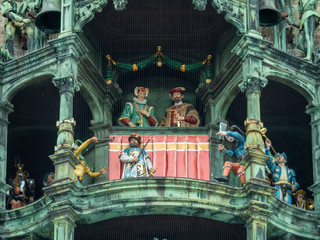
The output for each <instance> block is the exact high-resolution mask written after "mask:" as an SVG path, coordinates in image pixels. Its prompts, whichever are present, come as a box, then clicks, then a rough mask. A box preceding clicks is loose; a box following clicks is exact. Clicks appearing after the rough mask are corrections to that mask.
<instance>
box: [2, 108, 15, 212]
mask: <svg viewBox="0 0 320 240" xmlns="http://www.w3.org/2000/svg"><path fill="white" fill-rule="evenodd" d="M11 112H13V109H12V107H11V106H9V104H3V103H0V212H3V211H4V210H5V208H6V192H7V191H8V190H9V189H10V186H9V185H8V184H6V178H7V143H8V124H9V122H8V115H9V113H11Z"/></svg>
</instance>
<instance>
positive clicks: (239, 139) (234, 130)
mask: <svg viewBox="0 0 320 240" xmlns="http://www.w3.org/2000/svg"><path fill="white" fill-rule="evenodd" d="M230 129H231V131H219V132H218V133H217V135H218V136H224V137H225V138H226V139H227V141H228V142H231V143H232V144H233V146H232V149H226V148H225V146H224V145H223V144H219V145H218V148H219V150H220V151H221V152H223V153H224V154H228V155H229V156H230V157H232V156H234V155H235V156H236V157H237V159H238V162H231V161H226V162H225V163H224V166H223V173H222V177H217V178H215V179H216V180H218V181H219V182H228V176H229V173H230V171H231V170H232V171H233V172H234V173H236V174H238V176H239V178H240V179H241V182H242V185H245V184H246V172H245V170H244V168H245V167H244V166H243V165H241V164H240V162H241V160H242V159H243V158H244V157H245V155H246V153H247V151H246V150H245V149H244V146H245V144H246V138H245V134H244V132H242V131H241V129H240V128H239V127H238V126H236V125H232V126H231V128H230Z"/></svg>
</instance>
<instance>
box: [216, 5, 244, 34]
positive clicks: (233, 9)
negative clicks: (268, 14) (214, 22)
mask: <svg viewBox="0 0 320 240" xmlns="http://www.w3.org/2000/svg"><path fill="white" fill-rule="evenodd" d="M212 7H213V8H214V9H216V11H217V13H218V14H221V13H223V12H224V13H225V19H226V21H227V22H229V23H231V24H232V25H234V26H235V27H236V28H237V29H238V34H239V35H241V34H243V33H245V19H244V13H245V11H246V8H247V6H246V3H245V2H241V1H234V0H213V1H212Z"/></svg>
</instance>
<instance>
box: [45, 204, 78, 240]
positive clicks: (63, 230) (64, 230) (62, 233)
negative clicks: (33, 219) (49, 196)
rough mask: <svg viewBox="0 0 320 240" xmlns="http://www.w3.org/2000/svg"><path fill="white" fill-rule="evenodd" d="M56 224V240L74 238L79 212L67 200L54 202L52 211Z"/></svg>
mask: <svg viewBox="0 0 320 240" xmlns="http://www.w3.org/2000/svg"><path fill="white" fill-rule="evenodd" d="M50 215H51V217H52V219H53V220H52V222H53V224H54V238H53V239H54V240H73V239H74V228H75V227H76V224H75V221H76V220H77V219H78V216H77V214H76V213H75V211H74V210H73V209H72V207H71V206H70V204H69V203H68V202H67V201H64V202H58V203H54V204H52V210H51V211H50Z"/></svg>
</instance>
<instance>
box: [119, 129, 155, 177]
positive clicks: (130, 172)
mask: <svg viewBox="0 0 320 240" xmlns="http://www.w3.org/2000/svg"><path fill="white" fill-rule="evenodd" d="M128 140H129V145H130V147H129V148H126V149H125V150H124V151H123V152H122V153H121V154H120V160H121V161H122V162H123V163H124V168H123V173H122V179H127V178H137V177H149V176H153V174H154V173H155V172H156V170H157V169H156V168H154V167H153V166H152V163H151V160H150V157H149V156H148V154H147V152H146V151H145V148H146V146H147V144H148V143H149V141H150V140H151V138H149V139H148V141H147V143H146V144H145V145H144V146H143V148H142V149H141V148H139V145H140V144H141V136H140V135H139V134H136V133H132V134H131V135H130V136H129V139H128Z"/></svg>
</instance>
